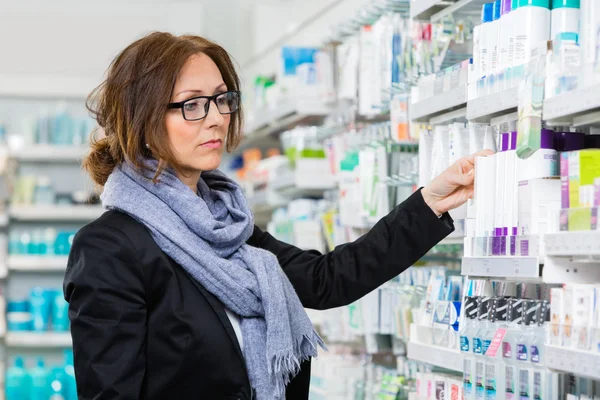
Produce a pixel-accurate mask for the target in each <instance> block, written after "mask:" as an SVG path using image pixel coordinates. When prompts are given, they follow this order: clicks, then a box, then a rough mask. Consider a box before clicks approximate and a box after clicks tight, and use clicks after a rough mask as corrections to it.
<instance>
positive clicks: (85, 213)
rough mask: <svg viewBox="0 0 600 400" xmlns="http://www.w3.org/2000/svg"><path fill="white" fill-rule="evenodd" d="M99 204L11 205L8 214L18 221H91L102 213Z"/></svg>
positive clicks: (102, 209) (102, 210)
mask: <svg viewBox="0 0 600 400" xmlns="http://www.w3.org/2000/svg"><path fill="white" fill-rule="evenodd" d="M104 211H105V210H104V208H102V207H100V206H85V205H83V206H81V205H77V206H68V205H64V206H61V205H48V206H13V207H11V208H10V209H9V216H10V218H12V219H15V220H19V221H61V222H64V221H77V222H79V221H93V220H94V219H96V218H98V217H100V216H101V215H102V214H103V213H104Z"/></svg>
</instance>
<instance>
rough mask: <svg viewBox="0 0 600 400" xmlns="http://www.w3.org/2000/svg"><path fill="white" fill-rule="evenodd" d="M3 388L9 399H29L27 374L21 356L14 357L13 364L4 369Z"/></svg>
mask: <svg viewBox="0 0 600 400" xmlns="http://www.w3.org/2000/svg"><path fill="white" fill-rule="evenodd" d="M5 388H6V389H5V390H6V398H7V399H9V400H27V399H29V396H28V395H29V375H28V374H27V371H26V370H25V363H24V362H23V358H22V357H15V363H14V365H13V366H11V367H9V368H8V369H7V370H6V383H5Z"/></svg>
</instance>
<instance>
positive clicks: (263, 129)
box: [245, 98, 331, 145]
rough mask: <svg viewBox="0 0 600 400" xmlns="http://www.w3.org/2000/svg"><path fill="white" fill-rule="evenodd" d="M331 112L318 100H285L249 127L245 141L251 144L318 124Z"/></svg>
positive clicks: (257, 118) (259, 115) (259, 116)
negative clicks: (293, 129)
mask: <svg viewBox="0 0 600 400" xmlns="http://www.w3.org/2000/svg"><path fill="white" fill-rule="evenodd" d="M330 112H331V108H330V107H329V106H328V105H327V104H325V103H323V102H322V101H320V100H319V99H317V98H305V99H288V100H284V101H282V102H280V103H279V104H278V105H277V107H276V108H275V109H272V110H267V111H266V112H263V113H260V114H258V115H257V116H256V117H255V119H254V121H253V122H252V124H251V125H250V126H248V127H247V133H246V138H245V140H246V142H248V143H250V144H251V143H252V142H253V141H254V140H258V139H261V138H264V137H266V136H269V135H275V134H277V133H280V132H282V131H284V130H287V129H291V128H293V127H294V126H298V125H311V124H318V123H319V122H322V121H323V119H324V118H325V117H326V116H327V115H328V114H329V113H330ZM248 143H246V145H247V144H248Z"/></svg>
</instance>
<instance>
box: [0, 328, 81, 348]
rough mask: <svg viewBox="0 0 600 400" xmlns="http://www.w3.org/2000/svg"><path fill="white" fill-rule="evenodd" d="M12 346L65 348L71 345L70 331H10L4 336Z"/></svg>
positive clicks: (9, 345)
mask: <svg viewBox="0 0 600 400" xmlns="http://www.w3.org/2000/svg"><path fill="white" fill-rule="evenodd" d="M4 340H5V342H6V345H7V346H8V347H10V348H14V349H16V348H30V349H35V348H45V349H52V348H57V349H64V348H68V347H71V346H72V344H73V342H72V340H71V333H70V332H8V333H7V334H6V337H5V338H4Z"/></svg>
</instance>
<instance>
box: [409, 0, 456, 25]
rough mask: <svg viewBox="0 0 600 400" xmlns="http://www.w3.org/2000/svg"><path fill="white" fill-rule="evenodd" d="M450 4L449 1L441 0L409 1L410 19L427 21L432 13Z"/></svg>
mask: <svg viewBox="0 0 600 400" xmlns="http://www.w3.org/2000/svg"><path fill="white" fill-rule="evenodd" d="M450 4H451V2H450V1H443V0H412V1H411V3H410V19H416V20H419V21H428V20H429V19H430V18H431V16H432V15H434V14H435V13H437V12H439V11H441V10H443V9H444V8H446V7H448V5H450Z"/></svg>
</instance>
